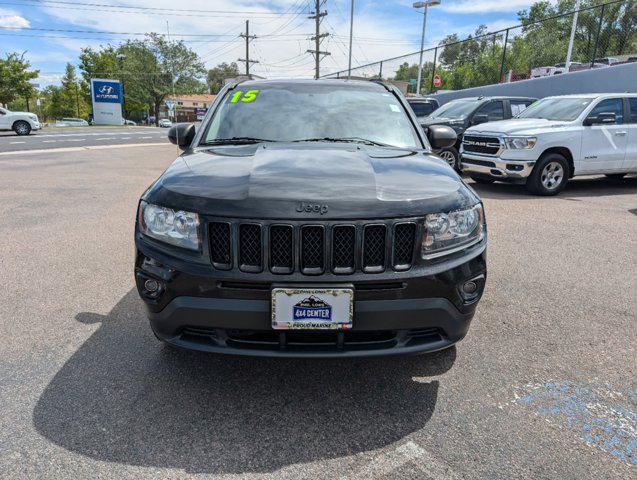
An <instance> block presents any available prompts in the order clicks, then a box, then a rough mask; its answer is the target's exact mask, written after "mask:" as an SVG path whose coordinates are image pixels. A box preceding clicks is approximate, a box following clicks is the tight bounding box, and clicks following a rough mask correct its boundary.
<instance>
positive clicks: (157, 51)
mask: <svg viewBox="0 0 637 480" xmlns="http://www.w3.org/2000/svg"><path fill="white" fill-rule="evenodd" d="M119 52H120V53H121V57H122V70H123V72H124V73H125V76H126V82H127V83H126V90H127V92H128V93H127V95H131V96H132V98H134V99H135V100H136V101H138V102H142V103H146V104H148V105H149V106H151V108H152V110H153V112H154V113H155V122H156V123H157V124H158V123H159V115H158V112H159V109H160V108H161V104H162V103H163V101H164V100H165V99H166V97H168V96H169V95H172V93H173V89H174V91H175V93H176V94H182V93H191V91H190V90H189V89H190V88H192V87H193V85H197V86H198V88H199V87H200V86H201V84H200V83H197V84H195V83H194V82H193V79H197V78H199V77H202V76H203V75H204V74H205V68H204V65H203V63H201V61H200V59H199V57H198V55H197V54H196V53H195V52H193V51H192V50H191V49H190V48H188V47H187V46H186V45H185V44H184V43H183V42H182V41H178V42H175V41H168V40H166V39H165V38H164V37H163V36H161V35H157V34H154V33H151V34H150V35H148V37H147V38H146V39H144V40H128V41H127V42H126V43H124V44H123V45H122V46H121V47H120V48H119Z"/></svg>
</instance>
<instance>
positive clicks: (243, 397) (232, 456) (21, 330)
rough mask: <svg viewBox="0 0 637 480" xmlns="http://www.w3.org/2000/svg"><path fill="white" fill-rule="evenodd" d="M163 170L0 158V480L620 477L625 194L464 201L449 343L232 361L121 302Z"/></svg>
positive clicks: (633, 383) (634, 363)
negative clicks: (469, 281) (470, 293)
mask: <svg viewBox="0 0 637 480" xmlns="http://www.w3.org/2000/svg"><path fill="white" fill-rule="evenodd" d="M14 138H17V137H14ZM2 140H4V139H0V142H1V141H2ZM136 143H137V142H136ZM176 154H177V150H176V148H175V147H174V146H171V145H165V146H137V147H127V148H116V149H98V150H92V151H90V152H88V153H87V151H70V152H69V151H66V152H57V153H56V152H54V151H51V152H45V153H30V154H22V155H5V156H0V169H1V171H2V175H0V214H1V216H2V219H3V220H2V228H0V284H1V285H2V286H3V289H2V290H3V295H2V297H1V298H2V299H1V300H0V357H1V358H2V361H1V362H0V477H2V478H11V479H16V478H30V479H31V478H186V477H190V476H193V477H195V476H206V477H217V476H219V477H221V476H223V478H234V476H235V475H236V476H238V477H240V476H243V477H250V478H255V477H256V478H312V479H317V478H329V479H333V478H360V479H369V478H387V479H390V478H401V479H409V478H413V479H445V478H448V479H465V478H466V479H483V478H488V479H515V478H533V479H542V478H555V479H570V478H573V479H581V478H617V479H619V478H622V479H625V478H630V477H634V475H635V471H636V470H635V468H637V457H636V455H637V454H636V452H635V448H636V445H637V360H636V356H635V348H636V345H637V328H636V325H637V323H636V321H637V177H634V176H633V177H631V178H626V179H624V180H620V181H611V180H608V179H606V178H604V177H591V178H583V179H578V180H575V181H572V182H571V183H570V184H569V185H568V186H567V187H566V190H565V191H564V192H563V193H562V194H561V195H560V196H559V197H556V198H541V197H533V196H529V195H527V194H526V193H525V191H524V189H523V188H522V187H516V186H508V185H489V186H475V187H476V189H477V190H478V192H479V193H480V195H481V196H482V197H483V199H484V202H485V206H486V214H487V219H488V222H489V278H488V282H487V290H486V292H485V296H484V298H483V300H482V303H481V304H480V306H479V308H478V313H477V315H476V317H475V319H474V321H473V325H472V328H471V330H470V332H469V335H468V336H467V338H466V339H465V340H464V341H463V342H461V343H460V344H459V345H458V346H457V347H455V348H452V349H450V350H447V351H445V352H441V353H436V354H431V355H425V356H418V357H397V358H386V359H375V360H363V359H360V360H349V361H337V360H333V361H291V360H287V361H282V360H275V359H248V358H244V359H241V358H231V357H224V356H213V355H205V354H199V353H193V352H181V351H174V350H171V349H168V348H165V347H163V346H162V345H161V344H160V343H158V342H157V341H156V340H155V338H154V336H153V334H152V333H151V331H150V329H149V327H148V324H147V320H146V318H145V315H144V312H143V308H142V303H141V301H140V300H139V299H138V297H137V294H136V291H135V290H134V283H133V222H134V217H135V209H136V204H137V199H138V198H139V195H140V194H141V193H142V192H143V191H144V189H145V188H146V187H147V186H148V185H149V184H150V183H151V182H152V181H153V180H154V179H155V178H156V177H157V176H158V175H159V174H160V173H161V171H162V170H163V169H164V168H165V167H166V166H167V165H168V164H169V163H170V162H171V161H172V159H173V158H174V157H175V155H176Z"/></svg>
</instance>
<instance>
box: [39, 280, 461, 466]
mask: <svg viewBox="0 0 637 480" xmlns="http://www.w3.org/2000/svg"><path fill="white" fill-rule="evenodd" d="M76 319H77V320H78V321H80V322H82V323H87V324H97V323H99V324H100V326H99V328H98V329H97V330H96V331H95V333H93V335H92V336H91V337H90V338H89V339H88V340H86V341H85V342H84V344H83V345H82V346H81V347H80V348H79V349H78V350H77V351H76V352H75V353H74V354H73V355H72V357H71V358H70V359H69V360H68V361H67V362H66V363H65V364H64V366H63V367H62V368H61V370H60V371H59V372H58V373H57V374H56V375H55V377H54V378H53V380H52V381H51V382H50V384H49V385H48V386H47V387H46V389H45V390H44V392H43V393H42V395H41V396H40V398H39V400H38V402H37V404H36V407H35V409H34V412H33V421H34V424H35V426H36V428H37V430H38V432H39V433H40V434H42V435H43V436H44V437H46V438H47V439H49V440H50V441H52V442H54V443H55V444H57V445H59V446H61V447H63V448H65V449H67V450H70V451H73V452H77V453H79V454H82V455H85V456H88V457H91V458H94V459H97V460H100V461H108V462H117V463H124V464H129V465H138V466H148V467H157V468H179V469H183V470H185V471H187V472H192V473H256V472H271V471H274V470H277V469H279V468H281V467H284V466H287V465H292V464H297V463H304V462H312V461H316V460H321V459H330V458H338V457H343V456H347V455H351V454H355V453H358V452H364V451H369V450H374V449H378V448H381V447H384V446H387V445H389V444H392V443H394V442H396V441H399V440H401V439H402V438H404V437H405V436H407V435H409V434H411V433H413V432H415V431H417V430H420V429H421V428H423V426H424V425H425V424H426V423H427V422H428V421H429V419H430V418H431V416H432V413H433V411H434V408H435V406H436V400H437V396H438V387H439V382H438V380H436V379H430V378H427V377H431V376H435V375H439V374H442V373H444V372H446V371H447V370H449V369H450V368H451V366H452V365H453V363H454V361H455V358H456V350H455V348H451V349H448V350H446V351H443V352H438V353H434V354H430V355H424V356H415V357H388V358H383V359H350V360H346V359H343V360H290V359H263V358H248V357H246V358H243V357H231V356H223V355H210V354H203V353H198V352H189V351H182V350H174V349H172V348H168V347H165V346H163V345H162V344H160V343H159V342H157V341H156V340H155V338H154V337H153V336H152V333H150V328H149V326H148V323H147V320H146V317H145V315H144V311H143V306H142V305H141V301H140V300H139V299H138V297H137V293H136V291H134V290H131V291H130V292H129V293H128V294H127V295H125V296H124V297H123V298H122V299H121V300H120V301H119V302H118V304H117V305H116V306H115V307H114V308H113V310H112V311H111V312H110V313H109V314H108V315H103V316H102V315H98V314H92V313H80V314H78V315H77V316H76ZM414 377H418V378H417V379H415V378H414ZM423 377H425V378H423Z"/></svg>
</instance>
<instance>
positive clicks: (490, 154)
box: [460, 93, 637, 195]
mask: <svg viewBox="0 0 637 480" xmlns="http://www.w3.org/2000/svg"><path fill="white" fill-rule="evenodd" d="M460 153H461V155H462V161H461V167H462V171H463V172H466V173H468V174H469V176H470V177H471V178H473V179H474V180H475V181H476V182H480V183H491V182H494V181H496V180H501V181H509V182H516V183H524V184H525V185H526V187H527V189H528V190H529V191H531V192H532V193H535V194H538V195H556V194H557V193H559V192H560V191H561V190H562V189H563V188H564V186H565V185H566V182H567V181H568V179H569V178H572V177H573V176H575V175H593V174H605V175H606V176H608V177H612V178H621V177H623V176H624V175H626V174H627V173H637V94H629V93H618V94H603V95H600V94H590V95H565V96H561V97H547V98H544V99H542V100H540V101H538V102H535V103H534V104H533V105H531V106H530V107H529V108H527V109H526V110H524V111H523V112H522V113H520V114H519V115H518V116H517V117H516V118H514V119H511V120H504V121H500V122H492V123H485V124H482V125H479V126H475V127H471V128H469V129H467V130H466V132H465V134H464V138H463V141H462V146H461V149H460Z"/></svg>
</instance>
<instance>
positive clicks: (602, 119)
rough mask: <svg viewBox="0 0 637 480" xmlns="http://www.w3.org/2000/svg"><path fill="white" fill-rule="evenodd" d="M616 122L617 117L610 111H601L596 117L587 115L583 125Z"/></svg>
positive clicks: (612, 123)
mask: <svg viewBox="0 0 637 480" xmlns="http://www.w3.org/2000/svg"><path fill="white" fill-rule="evenodd" d="M616 123H617V117H616V115H615V114H614V113H612V112H603V113H600V114H599V115H597V116H596V117H587V118H586V119H585V120H584V125H585V126H587V127H590V126H591V125H614V124H616Z"/></svg>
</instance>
